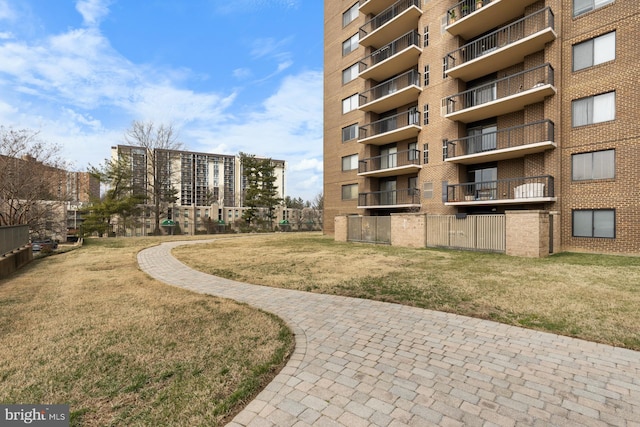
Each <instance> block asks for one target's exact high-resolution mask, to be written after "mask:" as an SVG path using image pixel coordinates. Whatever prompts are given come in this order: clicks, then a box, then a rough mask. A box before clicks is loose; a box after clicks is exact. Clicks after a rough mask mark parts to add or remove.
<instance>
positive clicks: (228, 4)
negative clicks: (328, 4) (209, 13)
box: [212, 0, 302, 15]
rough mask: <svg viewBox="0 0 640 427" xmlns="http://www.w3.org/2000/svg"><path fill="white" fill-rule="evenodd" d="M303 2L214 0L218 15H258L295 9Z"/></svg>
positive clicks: (282, 0) (297, 0)
mask: <svg viewBox="0 0 640 427" xmlns="http://www.w3.org/2000/svg"><path fill="white" fill-rule="evenodd" d="M301 1H302V0H234V1H229V0H212V4H213V6H214V8H215V11H216V13H219V14H224V15H227V14H233V13H251V12H253V13H256V12H259V11H260V10H264V9H267V8H294V7H297V6H298V5H299V4H300V2H301Z"/></svg>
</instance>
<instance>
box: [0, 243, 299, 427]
mask: <svg viewBox="0 0 640 427" xmlns="http://www.w3.org/2000/svg"><path fill="white" fill-rule="evenodd" d="M155 242H157V240H154V239H110V240H106V241H101V242H96V243H93V244H91V242H90V244H89V245H87V246H85V247H84V248H82V249H80V250H75V251H71V252H69V253H66V254H62V255H57V256H52V257H48V258H44V259H41V260H38V261H35V262H34V263H32V264H31V265H29V266H28V267H26V268H25V269H24V270H22V271H20V272H19V273H17V274H16V275H14V276H12V277H11V278H9V279H6V280H3V281H0V401H1V402H3V403H9V402H15V403H68V404H70V405H71V411H72V425H219V424H220V423H221V422H222V421H223V420H224V417H225V415H228V414H230V413H233V412H234V411H236V410H237V409H238V408H239V404H242V403H243V402H244V401H247V400H248V399H249V398H250V397H251V395H253V394H255V393H256V392H257V391H259V388H260V387H261V386H262V385H264V384H265V383H266V382H267V381H268V380H269V379H270V378H272V377H273V375H275V373H276V371H277V369H278V368H279V367H280V366H281V365H282V364H283V363H284V360H285V359H286V356H287V354H288V353H289V352H290V350H291V348H292V338H291V335H290V332H289V331H288V329H287V328H286V327H285V326H284V325H283V323H282V322H281V321H279V320H278V319H276V318H275V317H274V316H271V315H269V314H266V313H264V312H261V311H258V310H255V309H252V308H250V307H248V306H246V305H242V304H237V303H234V302H231V301H228V300H222V299H219V298H214V297H209V296H203V295H199V294H194V293H192V292H188V291H185V290H181V289H177V288H173V287H170V286H166V285H164V284H160V283H158V282H156V281H154V280H152V279H150V278H149V277H148V276H146V275H145V274H144V273H142V272H140V271H139V270H138V268H137V263H136V258H135V257H136V253H137V251H138V250H139V249H140V248H142V247H144V246H148V245H149V244H153V243H155Z"/></svg>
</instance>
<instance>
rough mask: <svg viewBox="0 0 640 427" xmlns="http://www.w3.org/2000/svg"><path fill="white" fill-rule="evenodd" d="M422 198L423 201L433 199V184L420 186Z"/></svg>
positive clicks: (428, 183)
mask: <svg viewBox="0 0 640 427" xmlns="http://www.w3.org/2000/svg"><path fill="white" fill-rule="evenodd" d="M422 197H424V198H425V199H432V198H433V182H425V183H424V184H422Z"/></svg>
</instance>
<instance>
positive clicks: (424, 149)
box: [422, 144, 429, 165]
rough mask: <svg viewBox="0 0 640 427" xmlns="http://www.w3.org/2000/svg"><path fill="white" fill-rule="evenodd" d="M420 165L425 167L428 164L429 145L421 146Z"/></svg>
mask: <svg viewBox="0 0 640 427" xmlns="http://www.w3.org/2000/svg"><path fill="white" fill-rule="evenodd" d="M422 163H423V164H425V165H426V164H427V163H429V144H424V145H423V146H422Z"/></svg>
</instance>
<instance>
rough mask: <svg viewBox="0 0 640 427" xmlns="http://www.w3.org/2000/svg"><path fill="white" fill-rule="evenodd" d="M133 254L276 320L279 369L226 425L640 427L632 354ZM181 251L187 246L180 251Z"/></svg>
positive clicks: (636, 360)
mask: <svg viewBox="0 0 640 427" xmlns="http://www.w3.org/2000/svg"><path fill="white" fill-rule="evenodd" d="M186 243H187V242H172V243H165V244H162V245H160V246H156V247H153V248H150V249H146V250H144V251H142V252H140V253H139V255H138V262H139V264H140V266H141V268H142V269H143V270H144V271H146V272H147V273H148V274H150V275H151V276H153V277H154V278H156V279H158V280H161V281H163V282H166V283H169V284H171V285H175V286H180V287H183V288H186V289H191V290H193V291H196V292H201V293H207V294H212V295H217V296H220V297H224V298H231V299H233V300H236V301H242V302H245V303H248V304H250V305H252V306H255V307H259V308H261V309H263V310H266V311H269V312H272V313H274V314H276V315H278V316H280V317H281V318H283V319H284V320H285V321H286V322H287V323H288V324H289V326H290V327H291V328H292V329H293V331H294V333H295V337H296V348H295V352H294V354H293V355H292V357H291V360H290V361H289V363H288V364H287V366H286V367H285V368H284V369H283V370H282V371H281V372H280V373H279V374H278V375H277V376H276V378H275V379H274V380H273V382H272V383H270V384H269V385H268V386H267V387H266V388H265V389H264V390H263V391H262V392H261V393H260V394H259V395H258V396H257V398H256V399H255V400H254V401H252V402H251V403H250V404H249V405H248V406H247V407H246V408H245V409H244V410H243V411H242V412H241V413H239V414H238V415H237V416H236V417H235V418H234V419H233V421H232V422H231V424H230V425H232V426H241V425H242V426H294V425H295V426H305V425H313V426H352V427H355V426H371V425H379V426H396V425H398V426H399V425H414V426H430V425H438V426H440V425H442V426H455V425H464V426H480V425H482V426H494V425H497V426H514V425H527V426H530V425H545V426H546V425H557V426H569V425H574V426H603V425H615V426H640V353H639V352H634V351H630V350H624V349H620V348H615V347H610V346H606V345H601V344H595V343H591V342H587V341H581V340H576V339H571V338H567V337H562V336H557V335H553V334H547V333H541V332H535V331H531V330H526V329H521V328H517V327H512V326H506V325H502V324H499V323H494V322H490V321H485V320H478V319H473V318H468V317H463V316H457V315H453V314H446V313H439V312H434V311H429V310H423V309H418V308H412V307H405V306H401V305H396V304H388V303H381V302H375V301H368V300H359V299H353V298H346V297H339V296H332V295H321V294H314V293H307V292H299V291H291V290H285V289H275V288H269V287H264V286H254V285H248V284H244V283H239V282H234V281H231V280H225V279H221V278H217V277H213V276H210V275H207V274H204V273H200V272H197V271H195V270H192V269H190V268H188V267H186V266H185V265H184V264H182V263H180V262H179V261H177V260H176V259H174V258H173V257H172V256H171V253H170V251H171V249H172V248H173V247H175V246H179V245H182V244H186ZM188 243H189V244H192V243H197V242H188Z"/></svg>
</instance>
